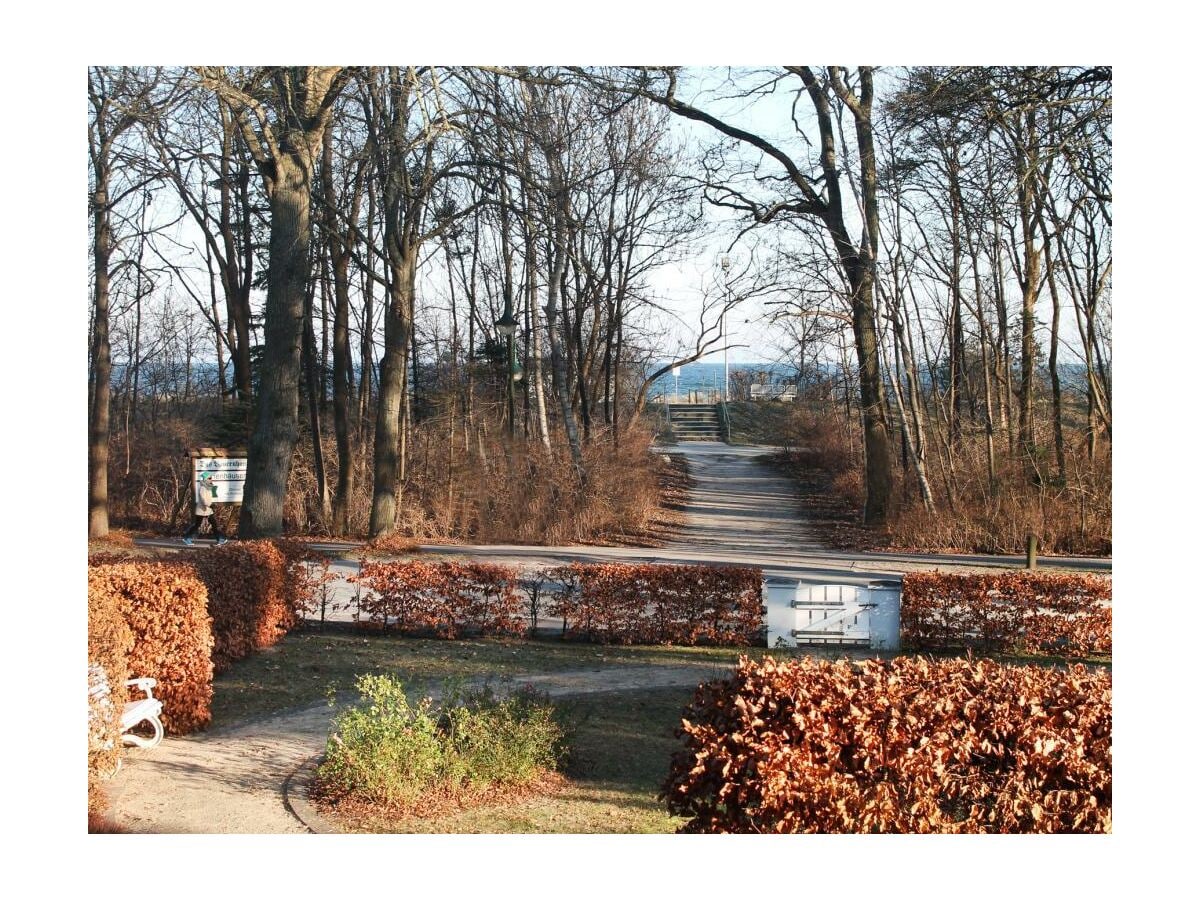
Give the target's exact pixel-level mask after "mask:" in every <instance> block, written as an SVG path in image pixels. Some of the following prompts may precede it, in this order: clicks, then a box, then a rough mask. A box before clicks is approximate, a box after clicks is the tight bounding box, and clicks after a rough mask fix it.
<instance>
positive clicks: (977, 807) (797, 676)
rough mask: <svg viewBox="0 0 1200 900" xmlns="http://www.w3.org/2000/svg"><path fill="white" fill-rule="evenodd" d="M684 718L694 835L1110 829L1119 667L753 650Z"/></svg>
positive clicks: (683, 788) (683, 792)
mask: <svg viewBox="0 0 1200 900" xmlns="http://www.w3.org/2000/svg"><path fill="white" fill-rule="evenodd" d="M684 716H685V717H684V719H683V722H682V725H681V727H680V730H679V731H678V732H677V734H678V735H679V736H680V737H683V738H684V743H685V749H684V750H682V751H680V752H679V753H676V754H675V756H674V758H673V760H672V764H671V773H670V775H669V777H668V779H667V782H666V784H665V785H664V788H663V797H664V798H665V799H666V801H667V806H668V808H669V809H670V811H671V812H672V813H674V814H677V815H681V816H685V817H687V819H688V821H687V822H686V823H685V825H684V826H683V827H682V828H681V829H680V830H681V831H684V832H704V833H710V832H721V833H728V832H737V833H743V832H749V833H759V832H768V833H797V832H826V833H863V832H905V833H993V832H996V833H1029V832H1109V831H1111V830H1112V676H1111V674H1110V673H1108V672H1089V671H1088V670H1087V668H1086V667H1084V666H1082V665H1076V666H1073V667H1071V668H1069V669H1066V670H1063V669H1054V668H1048V667H1041V666H1011V665H1003V664H1001V663H996V662H992V661H990V660H969V659H966V660H964V659H947V660H930V659H923V658H905V657H899V658H897V659H894V660H891V661H889V662H884V661H880V660H874V661H870V662H857V663H853V662H849V661H846V660H842V661H838V662H830V661H827V660H817V659H811V658H810V659H803V660H800V661H776V660H773V659H765V660H763V661H762V662H761V663H755V662H752V661H749V660H747V659H745V658H743V659H742V660H741V661H740V663H739V665H738V668H737V671H736V673H735V674H734V676H733V677H732V678H731V679H727V680H724V681H717V682H712V683H709V684H706V685H701V687H700V688H699V689H698V690H697V692H696V696H695V699H694V701H693V703H692V704H691V706H690V707H689V708H688V710H686V711H685V714H684Z"/></svg>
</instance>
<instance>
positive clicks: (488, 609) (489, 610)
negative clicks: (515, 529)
mask: <svg viewBox="0 0 1200 900" xmlns="http://www.w3.org/2000/svg"><path fill="white" fill-rule="evenodd" d="M351 580H352V581H355V582H357V583H358V584H360V585H362V586H363V587H365V588H366V589H367V592H366V593H363V594H362V595H361V596H360V598H359V602H358V615H359V621H360V622H363V623H364V624H367V625H369V626H371V627H375V628H380V629H388V630H393V631H398V632H400V633H402V634H423V633H428V632H432V633H434V634H436V635H437V636H438V637H442V638H456V637H459V636H460V635H461V634H463V633H464V632H465V631H473V632H479V633H482V634H522V633H524V632H525V630H526V623H525V620H524V604H523V601H522V599H521V597H520V596H519V595H518V594H517V590H516V585H517V571H516V569H513V568H511V567H509V566H498V565H492V564H489V563H448V562H447V563H426V562H400V563H368V562H366V561H365V560H364V561H363V563H362V565H361V568H360V571H359V574H358V575H357V576H354V577H352V579H351ZM363 617H365V620H364V618H363Z"/></svg>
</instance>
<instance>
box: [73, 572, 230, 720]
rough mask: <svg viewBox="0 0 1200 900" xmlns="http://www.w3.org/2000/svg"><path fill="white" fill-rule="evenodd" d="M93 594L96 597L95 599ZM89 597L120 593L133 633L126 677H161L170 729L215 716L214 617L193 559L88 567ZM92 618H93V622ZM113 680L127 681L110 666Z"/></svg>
mask: <svg viewBox="0 0 1200 900" xmlns="http://www.w3.org/2000/svg"><path fill="white" fill-rule="evenodd" d="M93 594H94V595H95V600H93V599H92V598H93ZM88 596H89V603H93V602H95V603H102V602H107V601H105V600H104V599H102V598H103V597H104V596H107V597H109V598H112V599H115V602H116V603H117V604H118V608H119V609H120V610H121V614H122V617H123V618H124V619H125V622H126V624H127V625H128V627H129V630H130V632H131V633H132V637H133V640H132V645H131V647H130V650H129V655H128V657H127V659H126V664H127V671H128V672H129V673H130V674H129V675H128V676H127V677H137V678H140V677H150V678H154V679H156V680H157V681H158V686H157V687H156V688H155V691H154V694H155V696H156V697H159V698H160V699H161V700H162V703H163V714H162V722H163V726H164V728H166V730H167V732H168V733H169V734H187V733H188V732H191V731H195V730H196V729H198V728H203V727H204V726H206V725H207V724H208V723H209V722H210V721H211V720H212V709H211V707H212V677H213V666H212V647H213V636H212V619H211V618H210V617H209V615H208V610H207V604H208V596H207V592H206V590H205V588H204V584H203V582H201V581H200V579H199V578H198V577H197V576H196V574H195V572H194V571H193V570H192V568H191V566H189V565H180V564H177V563H167V562H140V561H139V562H133V561H129V562H119V563H112V564H107V565H99V566H93V567H91V568H89V570H88ZM89 624H90V623H89ZM109 678H110V680H111V681H112V682H113V683H117V682H119V681H124V678H120V679H118V677H117V675H116V674H115V673H113V672H109Z"/></svg>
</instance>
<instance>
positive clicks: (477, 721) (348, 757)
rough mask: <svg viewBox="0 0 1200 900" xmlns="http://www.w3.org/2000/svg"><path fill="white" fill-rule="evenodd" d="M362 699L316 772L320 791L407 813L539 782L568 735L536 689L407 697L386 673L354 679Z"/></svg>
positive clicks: (336, 730)
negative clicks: (432, 801) (423, 804)
mask: <svg viewBox="0 0 1200 900" xmlns="http://www.w3.org/2000/svg"><path fill="white" fill-rule="evenodd" d="M356 687H357V688H358V691H359V694H360V695H361V698H362V702H361V703H360V704H359V705H358V706H355V707H354V708H352V709H349V710H347V711H345V712H343V713H341V714H340V715H339V716H338V717H337V718H336V719H335V720H334V723H333V729H332V731H331V733H330V736H329V741H328V743H327V744H326V747H325V761H324V762H322V763H321V765H320V767H319V769H318V771H317V794H318V795H319V796H321V797H322V798H323V799H325V800H328V801H330V802H339V801H341V800H344V799H353V800H357V801H364V802H367V803H372V804H380V805H383V806H387V807H391V808H398V809H402V810H410V809H412V808H413V807H414V806H415V805H416V804H417V802H418V801H419V800H421V798H423V797H426V796H429V795H431V794H436V795H438V796H439V797H453V798H459V799H462V798H467V797H470V796H472V795H478V794H482V793H484V792H485V791H487V790H488V789H489V788H493V787H516V786H521V785H527V784H530V783H533V782H535V781H537V780H538V779H539V778H541V777H542V776H543V775H545V774H546V773H547V772H551V771H554V770H555V769H557V768H558V766H559V764H560V763H561V761H562V759H563V755H564V746H565V731H564V727H563V724H562V722H561V721H560V718H559V715H558V713H557V711H556V709H555V707H554V705H553V704H551V703H550V702H549V700H548V699H547V698H546V697H544V696H541V695H538V694H536V693H534V692H532V691H519V692H516V693H513V694H511V695H508V696H503V697H502V696H497V695H496V694H494V693H493V692H492V691H491V689H489V688H484V689H481V690H476V691H471V692H463V691H453V692H450V693H449V694H448V695H447V696H446V698H445V699H444V700H443V701H442V702H441V703H440V704H435V703H434V701H433V700H431V699H429V698H425V699H423V700H421V701H420V702H418V703H412V702H410V701H409V699H408V697H407V695H406V693H405V690H404V685H403V684H402V683H401V682H400V681H399V680H397V679H395V678H392V677H390V676H387V675H362V676H359V678H358V680H357V682H356Z"/></svg>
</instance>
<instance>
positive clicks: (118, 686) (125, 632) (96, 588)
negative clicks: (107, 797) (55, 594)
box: [88, 569, 133, 812]
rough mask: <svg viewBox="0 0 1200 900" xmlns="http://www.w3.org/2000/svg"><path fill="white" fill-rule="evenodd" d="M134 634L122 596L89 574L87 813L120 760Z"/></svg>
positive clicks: (98, 804) (99, 806)
mask: <svg viewBox="0 0 1200 900" xmlns="http://www.w3.org/2000/svg"><path fill="white" fill-rule="evenodd" d="M132 646H133V632H131V631H130V630H129V625H128V624H126V622H125V617H124V615H122V612H121V603H120V598H119V597H118V595H117V594H115V593H113V592H112V591H111V590H108V589H107V580H106V579H105V577H104V576H103V575H102V574H101V573H99V572H95V571H93V570H91V569H89V570H88V689H89V690H88V811H89V812H101V811H102V810H103V808H104V805H105V801H104V791H103V788H102V787H101V781H102V780H103V779H105V778H107V777H110V776H111V775H112V773H113V772H115V771H116V769H117V764H118V762H119V761H120V758H121V723H120V718H121V710H122V709H123V708H124V705H125V702H126V700H127V699H128V689H127V688H126V687H125V681H126V679H128V678H129V669H128V665H127V664H126V659H127V658H128V656H129V650H130V648H131V647H132ZM101 677H103V678H104V679H105V680H107V682H108V685H109V693H108V694H107V695H106V696H104V697H93V696H92V695H91V688H92V687H94V686H96V685H97V684H98V682H99V680H100V679H101Z"/></svg>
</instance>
